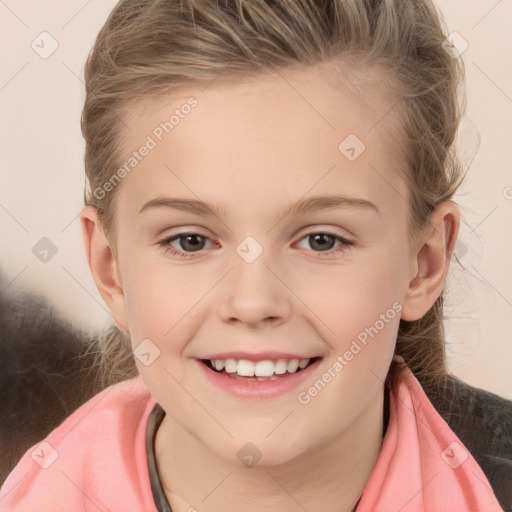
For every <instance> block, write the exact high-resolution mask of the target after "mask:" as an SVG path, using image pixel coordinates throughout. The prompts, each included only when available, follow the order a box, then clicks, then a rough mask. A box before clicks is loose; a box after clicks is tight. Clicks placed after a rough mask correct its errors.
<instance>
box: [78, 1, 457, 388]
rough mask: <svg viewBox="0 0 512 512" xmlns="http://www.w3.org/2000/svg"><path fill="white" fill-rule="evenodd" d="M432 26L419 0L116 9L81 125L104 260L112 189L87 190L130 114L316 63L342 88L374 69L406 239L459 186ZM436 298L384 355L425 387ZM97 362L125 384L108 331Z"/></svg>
mask: <svg viewBox="0 0 512 512" xmlns="http://www.w3.org/2000/svg"><path fill="white" fill-rule="evenodd" d="M444 26H445V24H444V21H443V18H442V15H441V14H440V13H439V12H438V11H437V10H436V8H435V7H434V5H433V3H432V2H431V1H430V0H120V1H119V2H118V3H117V4H116V6H115V8H114V10H113V11H112V12H111V13H110V15H109V17H108V19H107V21H106V22H105V24H104V26H103V27H102V28H101V30H100V32H99V34H98V36H97V38H96V41H95V44H94V46H93V48H92V50H91V52H90V54H89V56H88V59H87V62H86V65H85V70H84V74H85V86H86V98H85V103H84V107H83V112H82V124H81V126H82V133H83V136H84V138H85V143H86V145H85V158H84V160H85V171H86V176H87V181H88V183H87V186H86V190H85V194H84V200H85V204H87V205H93V206H95V207H96V208H97V210H98V214H99V217H100V220H101V222H102V226H103V229H104V231H105V234H106V235H107V238H109V240H110V243H111V248H112V250H113V253H114V255H115V230H116V217H115V214H114V213H115V197H116V195H117V194H118V193H119V190H120V188H121V185H122V184H120V185H119V186H117V187H113V188H112V190H111V191H109V192H108V193H104V194H102V195H101V198H100V199H98V197H96V196H98V195H99V194H96V195H95V194H94V191H95V190H98V189H99V188H101V187H102V186H103V185H104V184H105V183H106V182H107V181H108V180H109V179H110V178H111V177H112V176H113V175H114V174H115V173H116V171H117V170H118V169H119V167H120V165H121V155H122V152H123V136H124V135H125V134H126V131H127V130H128V127H127V125H126V123H125V122H124V119H125V118H126V117H125V116H126V114H127V113H128V112H129V109H130V106H131V105H134V104H136V102H137V101H140V100H148V99H158V98H160V97H163V96H165V95H166V94H170V93H173V92H175V91H180V92H183V91H187V89H191V88H192V87H201V86H202V87H204V86H206V85H207V84H209V83H211V82H212V81H214V80H215V82H216V83H221V82H224V83H233V84H236V83H239V82H240V81H242V80H243V81H250V79H251V78H252V77H258V76H265V75H269V74H272V73H274V72H275V71H276V70H279V71H283V70H293V69H303V68H307V67H308V66H317V65H320V64H326V65H330V66H331V69H335V68H336V69H339V70H340V71H342V72H343V73H344V76H345V77H346V80H347V81H348V82H349V83H348V85H349V86H350V85H351V82H353V84H357V82H358V81H362V77H364V76H367V72H368V71H372V70H379V80H380V82H381V83H382V84H383V87H384V88H388V89H389V90H390V91H392V92H393V94H394V97H395V100H396V103H394V105H393V107H392V110H393V114H394V115H397V117H398V119H399V127H400V145H399V147H400V148H401V149H400V151H401V155H400V159H401V160H402V161H403V162H404V164H405V165H404V168H405V171H404V172H403V174H404V176H403V177H404V179H405V181H406V183H407V185H408V190H409V197H408V200H409V219H408V220H409V228H410V229H409V236H410V238H412V236H413V235H414V234H415V233H417V232H418V230H420V229H422V228H424V227H426V226H428V224H429V222H430V214H431V212H432V210H433V209H434V208H435V207H436V205H437V204H439V203H440V202H442V201H444V200H446V199H451V198H452V196H453V195H454V193H455V191H456V190H457V188H458V186H459V185H460V183H461V181H462V179H463V176H464V173H463V172H462V166H461V163H460V161H459V159H458V158H457V155H456V153H455V151H454V141H455V137H456V132H457V128H458V126H459V122H460V119H461V116H462V114H463V111H464V109H465V107H466V100H465V95H464V94H463V95H461V97H462V101H460V102H459V92H460V91H459V85H463V78H464V68H463V64H462V60H461V59H459V58H454V57H452V56H451V55H450V54H449V53H448V52H447V51H445V49H444V47H443V42H444V41H445V39H446V35H445V32H444ZM353 84H352V85H353ZM462 92H464V91H463V90H462ZM103 190H104V189H103ZM443 300H444V290H443V292H442V293H441V295H440V296H439V297H438V298H437V300H436V301H435V303H434V305H433V306H432V308H431V309H430V310H429V311H428V312H427V313H426V314H425V315H424V316H423V317H422V318H421V319H419V320H416V321H411V322H407V321H404V320H400V326H399V332H398V336H397V343H396V348H395V353H396V354H399V355H400V356H402V358H403V359H404V361H405V364H406V365H407V366H408V367H409V368H410V369H411V370H412V372H413V373H414V374H415V375H416V376H417V378H418V379H419V380H420V382H421V383H422V385H424V386H425V387H428V388H429V389H433V388H435V387H438V386H439V385H440V383H441V382H442V380H443V378H444V377H445V376H446V375H447V368H446V356H445V337H444V330H443ZM97 358H98V367H99V371H100V374H101V375H103V376H104V377H105V382H107V381H111V376H112V374H116V375H118V378H119V379H121V378H129V377H131V376H134V375H136V374H137V369H136V366H135V362H134V359H133V354H132V352H131V347H130V341H129V336H128V335H127V334H126V333H124V332H122V331H120V330H118V329H117V327H115V326H114V325H112V326H111V327H110V328H109V329H107V330H106V331H105V332H103V333H102V335H101V336H100V341H99V347H98V351H97Z"/></svg>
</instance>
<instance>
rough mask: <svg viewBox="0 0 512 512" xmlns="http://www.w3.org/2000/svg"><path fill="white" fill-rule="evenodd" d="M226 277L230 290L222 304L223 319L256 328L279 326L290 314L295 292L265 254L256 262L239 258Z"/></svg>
mask: <svg viewBox="0 0 512 512" xmlns="http://www.w3.org/2000/svg"><path fill="white" fill-rule="evenodd" d="M226 279H227V284H226V288H227V292H226V294H225V295H224V299H223V300H222V302H221V304H220V307H219V315H220V316H221V319H222V320H223V321H224V322H227V323H232V324H235V323H239V324H241V325H242V324H243V325H245V326H247V327H250V328H253V329H254V328H258V327H259V326H260V325H261V326H267V325H269V324H270V325H273V326H277V325H280V324H281V323H283V322H286V321H287V320H288V318H289V317H290V315H291V311H292V303H291V296H292V295H293V294H292V292H291V291H290V289H289V288H288V287H287V286H286V284H285V283H284V281H285V280H284V279H283V276H281V275H279V271H276V270H275V269H274V268H272V267H270V266H269V262H268V260H267V259H266V258H264V257H263V255H262V256H260V257H259V258H258V259H257V260H256V261H254V262H253V263H247V262H245V261H243V260H240V261H237V262H236V263H235V268H234V269H233V270H232V271H231V272H230V275H228V276H227V278H226Z"/></svg>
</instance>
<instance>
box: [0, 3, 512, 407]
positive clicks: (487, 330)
mask: <svg viewBox="0 0 512 512" xmlns="http://www.w3.org/2000/svg"><path fill="white" fill-rule="evenodd" d="M114 5H115V1H113V0H89V1H86V0H73V1H63V0H48V1H46V2H35V1H33V0H31V1H28V0H16V1H14V0H2V1H1V2H0V17H1V21H2V31H1V32H0V38H1V45H2V49H3V50H2V66H1V70H0V114H1V119H2V123H1V133H0V144H1V148H0V155H1V167H0V169H1V187H0V240H1V256H0V267H1V269H2V270H3V271H4V273H5V274H6V275H7V279H8V282H9V283H10V284H9V288H8V289H14V288H18V287H21V288H25V289H29V290H34V291H37V292H39V293H42V294H44V295H45V296H47V297H48V299H49V300H50V301H51V302H52V303H53V304H54V305H55V306H56V307H57V308H58V309H59V310H61V311H63V312H64V313H65V314H67V315H69V316H70V317H71V318H72V319H73V321H74V322H75V323H76V325H77V326H81V327H84V328H91V329H92V328H95V327H97V326H101V325H103V324H106V323H108V322H110V317H109V315H108V313H107V310H106V306H105V304H104V303H103V302H102V300H101V298H100V296H99V293H98V292H97V290H96V288H95V285H94V282H93V280H92V277H91V275H90V272H89V268H88V266H87V262H86V259H85V255H84V251H83V247H82V239H81V235H80V226H79V222H78V218H77V215H78V213H79V211H80V209H81V204H82V197H83V186H84V177H83V163H82V158H83V147H84V145H83V140H82V137H81V132H80V113H81V108H82V102H83V98H84V87H83V79H82V75H83V65H84V62H85V59H86V56H87V53H88V51H89V49H90V47H91V46H92V43H93V40H94V38H95V36H96V34H97V32H98V30H99V29H100V27H101V25H102V24H103V22H104V21H105V19H106V17H107V15H108V13H109V12H110V11H111V9H112V8H113V6H114ZM437 5H438V6H439V7H440V9H441V11H442V12H443V14H444V16H445V19H446V21H447V25H448V31H449V32H452V31H456V32H458V33H459V34H460V35H461V36H462V37H463V38H464V39H465V40H466V41H467V42H468V44H469V47H468V48H467V50H466V51H465V52H464V53H463V54H462V58H463V60H464V62H465V67H466V73H467V94H468V110H467V116H466V119H465V122H464V124H463V127H462V129H461V136H460V142H461V149H462V152H463V154H464V155H465V158H466V159H467V161H470V160H471V159H473V158H474V160H473V163H472V165H471V169H470V172H469V175H468V179H467V182H466V184H465V185H464V187H463V188H462V189H461V191H460V193H459V194H458V197H457V200H458V202H459V204H460V206H461V209H462V215H463V224H462V226H461V232H460V242H459V244H458V247H457V250H458V253H459V257H460V261H461V263H462V265H463V266H464V267H465V269H462V267H460V266H458V265H456V264H452V269H451V271H450V275H449V279H448V288H449V295H448V304H447V314H448V317H449V319H448V320H447V322H446V330H447V338H448V351H449V364H450V368H451V370H452V371H453V372H454V373H455V374H456V375H458V376H459V377H461V378H462V379H464V380H465V381H467V382H469V383H470V384H473V385H475V386H478V387H482V388H485V389H488V390H490V391H493V392H495V393H498V394H501V395H503V396H505V397H507V398H512V368H511V363H512V337H511V336H510V332H511V330H512V272H511V269H510V261H511V252H512V251H511V249H512V236H511V234H512V172H511V168H512V165H511V164H512V144H511V140H510V118H511V112H512V99H511V98H512V79H511V66H512V65H511V60H510V58H509V52H510V48H512V32H511V31H510V20H511V19H512V2H511V0H500V1H496V0H471V1H469V0H464V1H461V0H440V1H438V2H437ZM44 31H46V32H48V33H49V34H50V35H51V37H52V38H53V39H55V40H56V41H57V43H58V48H57V50H56V51H55V52H54V53H53V54H52V55H51V56H49V57H48V58H47V59H43V58H41V57H40V56H39V55H38V53H36V51H34V50H33V49H32V47H31V44H32V42H33V41H34V40H35V43H34V44H36V43H37V42H38V41H40V39H41V37H46V38H47V39H45V41H46V44H45V48H46V49H49V48H50V38H49V36H39V35H40V34H41V33H42V32H44ZM40 51H43V50H42V49H41V50H40ZM507 187H508V188H507ZM42 237H48V238H49V239H50V240H51V241H52V243H53V244H54V245H55V246H56V248H57V253H56V254H55V255H54V256H53V257H52V258H51V259H49V261H47V262H46V263H43V262H41V261H40V260H39V259H37V258H36V257H35V255H34V254H33V253H32V248H33V246H34V245H35V244H36V243H37V242H38V241H39V240H40V239H41V238H42Z"/></svg>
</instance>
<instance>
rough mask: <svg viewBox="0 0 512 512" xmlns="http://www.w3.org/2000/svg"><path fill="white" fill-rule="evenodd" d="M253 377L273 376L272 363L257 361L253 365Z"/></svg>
mask: <svg viewBox="0 0 512 512" xmlns="http://www.w3.org/2000/svg"><path fill="white" fill-rule="evenodd" d="M254 375H256V376H258V377H270V376H271V375H274V363H273V362H272V361H258V362H257V363H256V364H255V365H254Z"/></svg>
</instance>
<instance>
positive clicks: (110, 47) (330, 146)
mask: <svg viewBox="0 0 512 512" xmlns="http://www.w3.org/2000/svg"><path fill="white" fill-rule="evenodd" d="M461 77H462V69H461V68H460V60H459V59H457V58H454V55H453V53H451V52H450V51H447V49H446V44H445V35H444V34H443V30H442V22H441V19H440V17H439V15H438V14H437V12H436V10H435V8H434V7H433V5H432V4H431V3H430V1H428V0H422V1H417V0H415V1H402V0H401V1H398V0H396V1H392V0H381V1H372V2H369V1H362V0H361V1H358V2H349V1H347V0H330V1H324V0H322V1H320V0H294V1H283V2H273V1H269V0H237V1H235V0H233V1H231V0H229V1H228V0H219V1H217V2H212V1H210V2H207V1H202V0H182V1H180V2H178V1H171V0H166V1H164V0H121V1H120V2H119V3H118V4H117V5H116V7H115V9H114V11H113V12H112V13H111V15H110V16H109V18H108V20H107V22H106V24H105V26H104V27H103V28H102V30H101V31H100V33H99V35H98V38H97V40H96V43H95V46H94V49H93V51H92V53H91V54H90V56H89V58H88V61H87V64H86V69H85V80H86V93H87V97H86V100H85V105H84V110H83V116H82V129H83V134H84V137H85V140H86V154H85V168H86V173H87V178H88V182H89V183H88V185H89V186H88V188H87V190H86V195H85V203H86V206H85V208H84V210H83V212H82V214H81V217H80V218H81V223H82V232H83V238H84V244H85V249H86V254H87V258H88V262H89V265H90V268H91V272H92V275H93V278H94V280H95V283H96V285H97V287H98V290H99V291H100V293H101V295H102V297H103V298H104V300H105V302H106V303H107V305H108V307H109V309H110V311H111V313H112V316H113V319H114V322H115V326H116V331H115V332H117V333H118V334H119V335H118V336H110V337H108V338H107V340H106V341H104V343H103V348H104V352H103V354H104V358H103V360H102V363H101V364H102V368H104V367H107V368H110V369H111V370H113V369H115V368H116V366H117V363H118V360H121V361H122V360H124V358H125V354H126V346H127V344H129V347H130V349H131V350H133V356H134V357H133V361H134V363H135V366H136V368H134V370H136V372H137V374H136V375H134V376H132V375H130V377H131V378H128V379H126V380H123V381H121V382H120V383H118V384H114V385H111V386H109V387H107V388H106V389H104V390H103V391H102V392H101V393H99V394H97V395H96V396H95V397H93V398H92V399H91V400H89V401H87V402H86V403H85V404H84V405H83V406H82V407H80V408H79V409H78V410H77V411H75V413H73V414H72V415H71V416H69V417H68V418H67V419H66V420H65V421H64V422H63V423H62V424H61V425H59V426H58V427H57V428H56V429H55V430H53V431H52V432H51V434H50V435H48V436H47V437H46V438H45V439H44V440H43V441H42V442H40V443H38V444H37V445H34V446H33V447H31V448H30V449H29V450H28V451H27V452H26V453H25V455H24V456H23V458H22V459H21V461H20V462H19V464H18V465H17V466H16V468H15V469H14V470H13V471H12V473H11V474H10V475H9V477H8V478H7V480H6V482H5V484H4V485H3V487H2V489H1V493H0V503H1V504H2V506H3V507H4V509H5V510H17V511H18V510H19V511H21V510H30V511H35V510H37V511H57V510H63V511H64V510H66V511H83V510H87V511H89V510H100V511H107V510H108V511H141V510H144V511H146V510H147V511H151V512H155V511H169V510H172V511H174V512H185V511H193V510H198V511H200V512H203V511H204V512H207V511H212V512H214V511H221V510H222V511H234V510H245V511H249V512H252V511H260V510H279V511H295V510H297V511H298V510H309V511H313V510H325V511H346V512H350V511H354V510H357V511H358V512H361V511H382V512H384V511H391V510H400V511H419V510H422V511H423V510H424V511H429V512H434V511H455V510H456V511H476V510H481V511H484V510H485V511H499V510H502V508H501V507H503V508H505V507H510V504H511V502H512V500H510V499H509V498H510V493H509V491H508V489H509V487H510V485H509V484H510V479H508V480H507V478H509V476H510V473H507V472H506V468H505V467H506V465H507V464H508V462H507V461H510V460H511V459H512V455H511V453H510V450H511V448H510V444H511V443H510V436H511V424H512V421H511V419H510V418H511V415H512V413H511V412H510V411H511V410H512V404H510V403H509V402H508V401H506V400H504V399H501V398H499V397H496V396H495V395H491V394H489V393H485V392H480V393H479V392H478V390H474V389H473V388H470V387H469V386H466V385H464V384H463V383H462V385H461V384H460V381H457V380H456V379H454V378H451V377H450V376H449V375H448V373H447V370H446V364H445V353H444V339H443V328H442V303H443V289H444V283H445V279H446V275H447V272H448V268H449V264H450V258H451V255H452V252H453V248H454V244H455V241H456V238H457V233H458V227H459V211H458V208H457V206H456V204H455V203H454V202H453V201H452V200H451V198H452V196H453V194H454V193H455V191H456V189H457V187H458V185H459V184H460V182H461V180H462V176H463V174H462V171H461V169H460V165H459V163H458V161H457V159H456V156H455V154H454V153H453V150H452V144H453V141H454V137H455V134H456V130H457V126H458V123H459V119H460V116H461V113H462V108H461V107H460V106H459V104H458V101H457V86H458V84H459V82H460V80H461ZM116 342H117V343H118V344H119V347H120V348H118V349H115V347H116ZM123 344H124V345H123ZM101 371H102V372H104V370H103V369H102V370H101ZM429 397H430V398H429ZM434 404H436V405H435V406H434ZM482 404H484V405H483V406H484V407H485V415H486V420H485V421H483V420H482V419H481V417H482V414H481V409H482ZM452 410H453V411H456V412H457V411H459V412H461V413H467V414H466V416H465V417H464V418H463V421H462V422H460V423H457V417H456V415H455V414H453V415H452V414H451V412H450V411H452ZM498 410H500V411H501V412H497V411H498ZM479 411H480V412H479ZM443 415H444V417H446V418H449V421H450V423H448V422H447V421H446V420H445V419H443ZM458 419H460V418H458ZM467 426H471V430H468V429H465V428H464V427H467ZM455 430H457V432H459V435H458V434H457V433H456V432H455ZM475 435H476V439H477V440H483V441H485V448H482V447H481V446H479V445H478V443H475ZM484 435H485V436H487V437H485V438H484V437H483V436H484ZM477 457H478V458H479V460H482V461H486V464H489V461H496V460H499V461H500V462H499V463H497V462H493V464H494V465H490V466H486V467H487V469H486V471H484V469H483V467H484V464H483V463H480V464H479V462H477ZM500 464H501V465H500ZM511 464H512V463H511ZM504 468H505V469H504ZM487 475H491V476H492V478H491V476H490V477H489V478H491V479H492V484H491V482H490V480H489V479H488V476H487ZM507 493H508V494H507ZM500 504H501V506H500Z"/></svg>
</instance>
